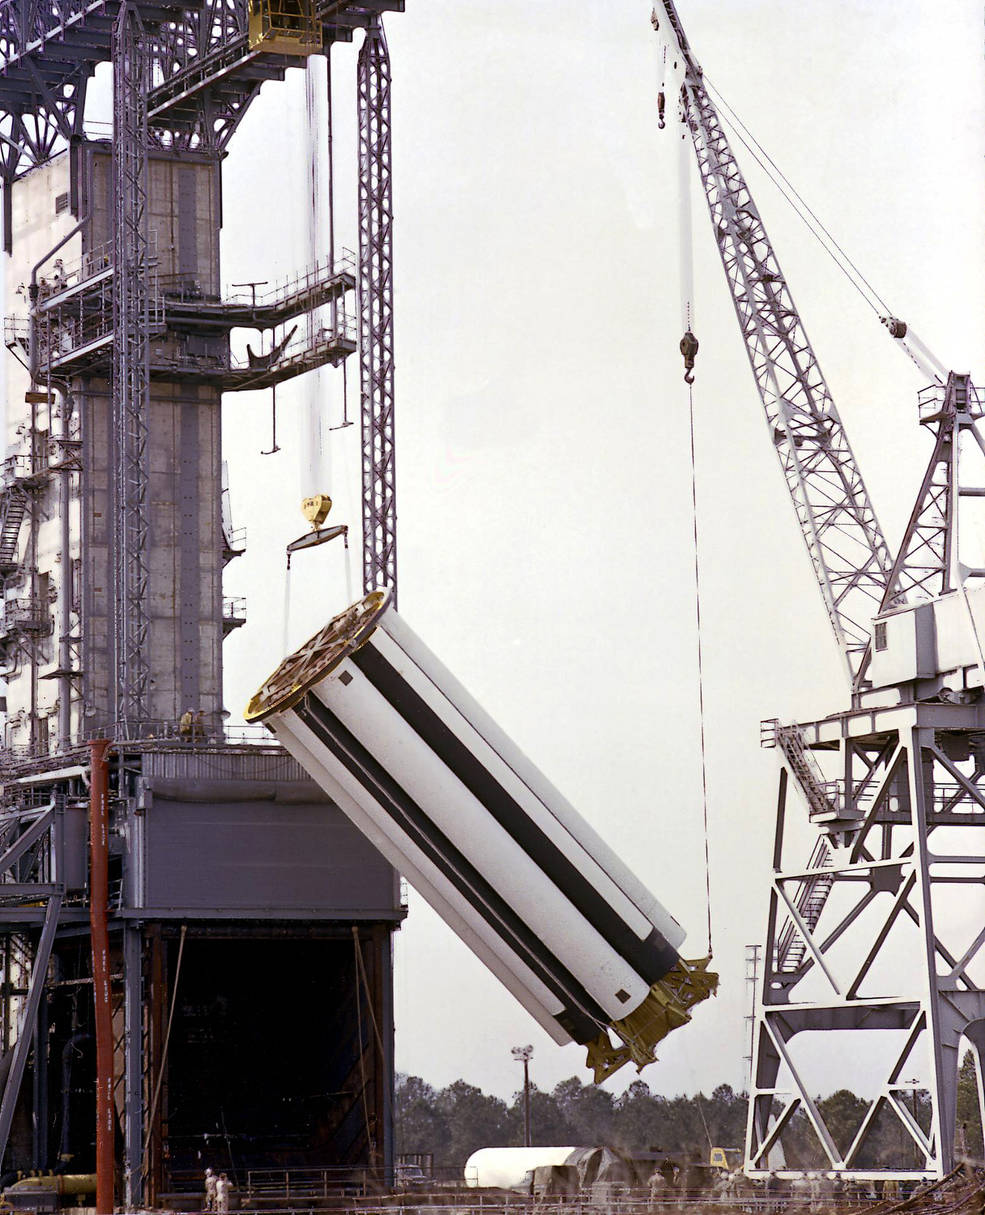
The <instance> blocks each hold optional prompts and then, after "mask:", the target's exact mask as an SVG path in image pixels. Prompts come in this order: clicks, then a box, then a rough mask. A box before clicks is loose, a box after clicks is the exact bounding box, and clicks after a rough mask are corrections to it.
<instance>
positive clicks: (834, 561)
mask: <svg viewBox="0 0 985 1215" xmlns="http://www.w3.org/2000/svg"><path fill="white" fill-rule="evenodd" d="M683 97H684V108H685V121H686V123H687V126H688V128H689V130H690V132H691V137H692V140H693V142H694V148H695V152H696V154H697V158H698V169H699V171H700V174H701V181H702V185H703V186H704V190H705V195H706V197H707V202H708V209H709V211H710V213H711V224H712V231H713V233H714V236H715V240H716V241H717V243H718V250H719V254H720V255H721V259H722V265H723V266H724V268H725V277H726V278H727V280H728V285H729V290H730V292H731V295H732V302H733V304H734V306H735V312H736V316H737V317H738V321H739V329H740V331H741V333H742V337H743V340H744V342H745V347H746V354H747V355H748V357H749V364H750V366H751V368H752V373H753V377H754V379H755V381H756V387H757V389H758V390H759V395H760V398H761V399H762V402H763V407H764V409H765V411H766V419H767V422H768V424H769V428H770V434H771V436H772V441H773V445H774V447H775V448H776V454H777V457H778V458H779V461H780V465H781V467H782V469H783V475H784V477H785V479H786V482H787V488H788V490H789V492H790V497H791V500H792V501H793V504H794V509H795V511H796V514H797V521H798V523H799V525H800V530H801V534H802V536H803V538H804V543H805V544H806V546H807V551H808V554H809V555H810V559H811V563H812V564H813V566H814V574H815V577H816V578H817V582H818V586H819V587H820V590H821V596H822V598H823V600H824V606H825V608H826V610H827V613H828V619H829V621H830V623H831V627H832V629H833V631H834V634H835V637H836V639H837V642H838V645H839V648H840V649H841V652H842V654H843V656H844V658H845V661H846V663H847V666H848V671H849V675H850V678H851V679H852V680H853V681H854V678H855V676H856V674H857V673H858V670H859V667H860V665H861V661H862V656H863V655H864V653H865V649H866V646H867V644H868V641H869V626H870V622H871V620H872V617H873V616H874V615H875V614H876V612H877V611H878V609H879V605H880V604H881V602H882V599H883V595H884V592H885V589H886V584H887V579H888V577H889V572H890V570H891V568H892V560H891V558H890V554H889V548H888V547H887V545H886V541H885V539H884V538H883V535H882V531H881V529H880V527H879V523H878V520H877V519H876V515H875V511H874V509H873V507H872V504H871V502H870V501H869V495H868V491H867V490H866V488H865V483H864V482H863V480H862V474H861V473H860V471H859V469H858V466H857V464H856V462H855V457H854V455H853V453H852V449H851V447H850V446H849V442H848V437H847V435H846V434H845V429H844V427H843V425H842V422H841V418H840V417H839V415H838V411H837V409H836V408H835V405H834V402H833V401H832V399H831V394H830V393H829V391H828V387H827V384H826V383H825V381H824V377H823V375H822V374H821V369H820V368H819V366H818V364H817V359H816V358H815V356H814V352H813V350H812V348H811V344H810V342H809V340H808V338H807V334H806V333H805V331H804V327H803V324H802V323H801V320H800V316H799V315H798V313H797V309H796V307H795V306H794V302H793V298H792V297H791V294H790V290H789V288H788V287H787V284H786V280H785V278H784V276H783V272H782V271H781V269H780V265H779V263H778V261H777V258H776V254H775V253H774V251H773V248H772V245H771V244H770V240H769V237H768V235H767V233H766V229H765V227H764V225H763V221H762V219H761V218H760V215H759V211H758V209H757V207H756V204H755V202H754V201H753V198H752V194H751V193H750V190H749V186H748V185H747V184H746V181H745V178H744V177H743V175H742V171H741V170H740V168H739V166H738V164H737V162H736V160H735V157H734V155H733V153H732V149H731V147H730V146H729V143H728V140H727V139H726V137H725V133H724V131H723V129H722V126H721V122H720V121H719V118H718V114H717V112H716V111H715V107H714V106H713V105H712V103H711V100H710V98H709V97H708V94H707V92H706V90H705V87H704V84H703V83H702V80H701V77H700V75H699V74H698V73H697V72H696V71H689V72H688V75H687V77H686V79H685V82H684V87H683Z"/></svg>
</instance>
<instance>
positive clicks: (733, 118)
mask: <svg viewBox="0 0 985 1215" xmlns="http://www.w3.org/2000/svg"><path fill="white" fill-rule="evenodd" d="M704 83H705V84H706V85H707V86H708V88H709V89H710V90H711V91H712V92H713V93H714V94H715V96H716V97H717V98H718V104H719V106H720V108H721V110H722V111H723V118H724V120H725V122H726V123H727V124H728V125H729V126H730V127H731V128H732V131H733V133H734V134H735V136H736V138H737V139H738V140H739V142H740V143H741V144H742V145H743V146H744V147H745V148H746V150H747V151H748V152H749V154H750V156H752V158H753V159H754V160H755V161H756V163H757V164H758V165H759V167H760V168H761V169H762V170H763V172H764V173H765V174H766V175H767V177H769V179H770V181H772V182H773V184H774V185H775V186H776V188H777V189H778V190H779V191H780V193H781V194H782V195H783V197H784V198H785V199H786V200H787V202H788V203H789V204H790V206H791V207H792V208H793V211H794V213H795V214H796V215H797V217H798V218H799V219H800V221H801V222H802V223H803V224H804V226H805V227H806V228H807V230H808V232H810V233H811V235H812V236H813V237H814V239H815V240H816V241H817V243H818V244H819V245H820V246H821V248H822V249H823V250H824V251H825V253H827V255H828V257H830V258H831V260H832V261H833V262H834V264H835V265H836V266H837V267H838V269H839V270H840V271H841V272H842V274H843V275H844V276H845V278H847V279H848V281H849V282H850V283H851V284H852V286H853V287H854V288H855V290H856V291H857V292H858V293H859V295H860V296H861V297H862V299H863V300H865V302H866V303H867V304H868V306H869V307H870V308H871V309H872V311H873V312H874V313H875V314H876V316H879V317H880V318H881V317H882V316H883V315H888V314H889V313H890V311H891V310H890V308H889V305H888V304H887V303H886V302H885V300H883V298H882V297H881V296H880V295H879V293H878V291H876V289H875V287H873V286H872V284H871V283H870V282H869V280H868V279H867V278H866V277H865V275H864V274H863V273H862V271H861V270H859V268H858V266H856V265H855V263H854V262H853V261H852V259H851V258H850V257H849V256H848V254H847V253H846V252H845V250H844V249H843V248H842V247H841V245H840V244H839V243H838V241H837V240H836V239H835V238H834V236H832V234H831V232H829V231H828V229H827V228H826V227H825V226H824V224H823V223H822V221H821V220H820V218H819V217H818V216H817V215H816V214H815V212H814V211H813V210H812V209H811V208H810V206H808V204H807V202H806V201H805V200H804V198H803V197H802V196H801V194H800V193H799V191H798V190H797V188H796V187H795V186H794V185H793V183H792V182H791V181H790V179H789V178H788V177H787V176H786V174H785V173H784V172H783V170H782V169H780V167H779V166H778V165H777V163H776V162H775V161H774V160H773V158H772V157H771V156H770V154H769V153H768V152H767V151H766V149H765V148H764V147H763V145H762V144H761V143H760V142H759V141H758V140H757V139H756V137H755V135H753V133H752V132H751V131H750V130H749V128H748V127H747V126H746V125H745V123H744V122H743V121H742V119H741V118H740V117H739V116H738V114H736V112H735V111H734V110H733V109H732V107H731V106H730V105H729V104H728V102H727V101H726V100H725V98H724V97H723V96H722V94H721V92H720V91H719V90H718V89H717V88H716V87H715V86H714V85H713V84H712V82H711V81H710V80H709V79H708V77H707V76H705V77H704ZM791 196H792V197H791ZM795 200H796V201H795ZM808 216H809V217H810V219H808ZM811 221H813V222H811ZM815 225H816V226H815ZM822 233H823V235H824V237H825V238H826V239H827V240H828V241H829V242H830V244H831V245H832V246H834V249H832V248H831V247H829V245H827V244H825V241H824V240H822V239H821V234H822ZM834 250H836V251H837V253H836V252H835V251H834ZM849 271H850V272H849ZM853 275H854V277H853Z"/></svg>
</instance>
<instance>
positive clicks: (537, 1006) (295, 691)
mask: <svg viewBox="0 0 985 1215" xmlns="http://www.w3.org/2000/svg"><path fill="white" fill-rule="evenodd" d="M246 717H247V720H248V721H263V722H264V723H265V724H266V725H267V727H268V729H270V731H271V732H272V733H273V734H274V735H275V737H277V738H278V739H279V740H280V741H281V742H282V743H283V744H284V746H285V747H286V748H287V749H288V750H289V751H290V752H291V753H292V754H293V755H294V756H295V758H296V759H297V760H298V761H299V763H301V765H302V766H303V767H304V768H305V769H306V770H307V771H308V772H309V774H310V775H311V776H312V777H313V778H314V779H315V780H316V781H317V782H318V783H319V784H320V785H321V786H322V788H323V789H324V790H325V791H326V792H327V793H328V794H329V796H330V797H332V798H333V800H334V801H336V802H337V804H338V805H339V806H340V808H341V809H342V810H343V811H344V812H345V813H346V814H347V815H348V816H349V818H351V819H352V821H353V822H354V823H355V824H356V826H357V827H359V828H360V830H362V831H363V833H364V834H365V835H366V836H367V837H368V838H369V839H370V841H371V842H372V843H373V844H374V845H375V846H376V847H377V848H378V849H379V851H380V852H382V853H383V855H384V856H385V857H386V858H387V860H388V861H390V863H391V864H392V865H393V866H394V867H395V868H396V869H398V870H399V871H400V872H401V873H402V874H403V875H404V876H405V877H406V878H407V880H408V881H409V882H410V883H411V885H412V886H414V887H415V889H416V890H418V892H419V893H420V894H421V895H422V896H423V897H424V898H425V899H427V901H428V902H429V903H430V904H431V905H432V907H434V909H435V910H436V911H437V912H438V914H439V915H441V916H442V918H443V919H444V920H445V921H446V922H447V923H448V924H449V926H450V927H451V928H452V929H453V930H454V931H455V932H456V933H457V934H458V935H459V936H460V937H461V938H462V940H464V941H465V943H466V944H467V945H468V946H469V947H470V948H471V949H472V950H473V951H474V952H475V953H476V954H477V956H478V957H479V958H480V959H481V960H482V961H483V962H484V963H485V964H486V965H487V966H488V967H489V969H490V970H492V972H493V973H494V974H495V975H497V976H498V978H499V979H500V980H501V981H502V982H503V983H504V985H505V986H506V987H507V988H508V989H509V990H510V991H511V992H512V993H513V994H514V995H515V996H516V998H517V999H518V1000H519V1001H520V1003H521V1004H523V1006H524V1007H525V1008H526V1009H527V1010H528V1011H529V1012H530V1013H531V1014H532V1015H533V1016H534V1017H535V1018H536V1019H537V1021H538V1022H539V1023H540V1024H541V1025H542V1026H543V1028H544V1029H545V1030H546V1031H547V1032H548V1033H549V1034H550V1035H551V1037H552V1038H553V1039H554V1040H555V1041H556V1042H558V1043H562V1044H563V1043H566V1042H570V1041H575V1042H579V1043H582V1044H583V1045H585V1046H587V1048H588V1060H587V1062H588V1065H589V1066H590V1067H592V1068H593V1070H594V1072H595V1079H596V1081H598V1080H601V1079H604V1078H605V1077H606V1076H608V1075H611V1073H612V1072H613V1071H615V1070H616V1068H618V1067H620V1066H622V1064H623V1063H626V1062H629V1061H630V1060H632V1061H633V1062H634V1063H636V1065H637V1066H638V1067H642V1066H643V1065H644V1064H646V1063H650V1062H652V1061H653V1059H654V1058H655V1055H654V1052H653V1048H654V1046H655V1044H656V1043H657V1042H658V1041H659V1040H660V1039H661V1038H663V1037H664V1036H665V1035H666V1034H667V1033H669V1032H670V1030H672V1029H674V1028H676V1026H678V1025H682V1024H683V1023H684V1022H686V1021H688V1020H690V1014H689V1011H688V1010H689V1009H690V1008H691V1007H692V1005H694V1004H696V1003H698V1001H700V1000H703V999H705V998H706V997H707V996H708V995H710V994H711V992H712V991H714V989H715V987H716V986H717V976H716V975H714V974H712V973H711V972H709V971H708V970H707V964H708V961H709V959H707V958H703V959H700V960H698V961H696V962H686V961H684V960H683V959H681V958H680V956H679V955H678V952H677V950H678V949H679V947H680V945H681V944H682V942H683V940H684V932H683V931H682V929H681V927H680V925H679V924H678V923H677V922H676V920H674V919H673V917H672V916H671V915H669V913H668V912H667V911H665V910H664V908H663V907H661V906H660V904H659V903H658V902H657V900H656V899H655V898H654V897H653V896H652V895H651V894H650V893H649V892H648V891H647V889H646V888H645V887H644V886H643V885H642V883H641V882H640V881H639V880H638V879H637V878H635V877H634V876H633V874H632V873H630V872H629V870H628V869H627V868H626V866H625V865H624V864H623V863H622V862H621V861H620V860H619V858H618V857H616V856H615V854H614V853H613V852H612V851H611V850H610V849H609V848H608V847H607V846H606V845H605V843H604V842H603V841H602V840H601V839H600V838H599V837H598V836H597V835H596V834H595V832H594V831H592V829H591V828H590V827H589V826H588V824H587V823H586V822H585V821H584V820H583V819H582V818H581V817H580V816H579V815H578V813H577V812H576V811H575V810H574V809H573V808H572V807H571V806H570V805H569V804H568V803H567V802H566V801H565V800H564V798H563V797H562V796H561V795H560V793H558V791H557V790H556V789H554V788H553V787H552V786H551V784H550V783H549V782H548V781H547V780H546V779H545V777H544V776H543V775H542V774H541V773H540V772H538V771H537V769H536V768H534V766H533V765H532V764H531V763H530V762H529V761H528V760H527V759H525V758H524V756H523V755H522V754H521V753H520V751H519V750H518V749H517V747H516V746H515V745H514V744H513V743H512V742H511V741H510V740H509V739H508V738H507V737H506V735H505V734H503V732H502V731H501V730H500V729H499V728H498V727H497V726H496V725H495V723H494V722H493V721H492V720H491V719H490V718H489V717H488V715H487V714H486V713H484V712H483V710H482V709H481V708H480V707H479V706H478V705H477V704H476V703H475V702H474V701H473V700H472V698H471V697H470V696H469V694H468V693H467V692H466V691H465V689H464V688H463V687H462V686H461V685H460V684H459V683H458V681H457V680H456V679H455V678H454V677H453V676H452V675H451V674H450V672H449V671H447V670H446V668H445V667H443V666H442V664H441V663H440V662H439V661H438V659H437V658H435V656H434V655H433V654H432V653H431V651H430V650H429V649H428V648H427V647H426V646H425V645H424V643H423V642H422V641H421V640H420V639H419V638H418V637H417V636H416V635H415V634H414V633H413V632H412V630H411V629H410V628H409V627H408V626H407V624H406V623H405V622H404V621H403V620H401V618H400V617H399V616H398V615H397V613H396V611H395V610H394V608H393V606H392V603H391V601H390V598H389V596H388V595H387V593H386V592H385V591H374V592H372V593H371V594H369V595H367V596H366V597H365V599H363V600H361V601H360V602H358V603H356V604H354V605H353V606H352V607H351V608H349V609H348V610H347V611H346V612H343V613H342V614H340V615H339V616H336V617H335V619H334V620H332V621H330V622H329V623H328V624H327V625H326V626H325V627H324V628H323V629H321V630H320V631H319V632H318V633H316V634H315V636H314V637H312V638H310V640H309V641H307V642H306V643H305V645H303V646H302V647H301V648H300V649H299V650H297V651H296V652H295V653H294V654H292V655H291V656H290V657H288V658H286V659H285V660H284V662H282V663H281V665H280V666H279V667H278V668H277V670H276V671H275V672H274V673H273V675H271V676H270V678H269V679H268V680H267V681H266V683H264V685H263V686H262V687H261V689H260V690H259V691H258V692H257V694H256V696H254V697H253V699H252V701H251V702H250V704H249V706H248V708H247V712H246ZM613 1034H614V1035H615V1037H616V1039H617V1040H618V1041H617V1043H616V1044H614V1043H613V1041H612V1035H613Z"/></svg>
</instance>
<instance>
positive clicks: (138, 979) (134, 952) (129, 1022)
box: [123, 925, 145, 1210]
mask: <svg viewBox="0 0 985 1215" xmlns="http://www.w3.org/2000/svg"><path fill="white" fill-rule="evenodd" d="M143 965H144V951H143V931H142V929H141V928H140V927H133V926H131V925H127V926H126V927H125V928H124V930H123V983H124V1011H123V1018H124V1024H123V1032H124V1054H125V1068H126V1070H125V1075H124V1099H123V1100H124V1109H123V1153H124V1159H123V1185H124V1203H125V1205H126V1208H127V1210H133V1209H134V1208H136V1207H140V1206H142V1205H143V1204H144V1188H145V1187H144V1142H143V1139H144V1068H143V1058H144V1052H143V1033H144V1008H143Z"/></svg>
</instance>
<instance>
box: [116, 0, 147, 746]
mask: <svg viewBox="0 0 985 1215" xmlns="http://www.w3.org/2000/svg"><path fill="white" fill-rule="evenodd" d="M149 70H150V53H149V42H148V37H147V34H146V31H145V29H144V24H143V21H142V20H141V17H140V13H139V11H138V9H137V6H136V5H135V4H134V3H132V2H131V0H125V3H124V4H123V6H122V7H121V9H120V13H119V16H118V17H117V20H116V24H115V26H114V28H113V184H114V188H115V199H114V202H115V217H114V218H115V223H114V252H115V258H114V260H115V266H116V270H115V273H114V275H113V333H114V342H113V436H114V442H115V444H116V451H115V453H114V455H115V459H114V468H113V472H114V476H113V489H114V525H115V526H114V552H113V563H114V624H115V637H116V647H115V680H114V682H115V695H116V711H115V714H114V716H115V719H116V721H117V722H118V723H122V724H124V725H125V726H126V728H127V733H126V735H125V737H136V736H137V735H135V734H134V733H133V730H134V729H138V730H139V728H140V724H141V723H145V722H147V720H148V719H149V717H150V713H149V711H148V702H147V697H148V681H149V678H150V658H149V654H148V632H149V620H148V605H147V595H148V579H149V570H148V564H147V553H148V531H149V525H148V514H147V512H148V500H147V481H148V468H147V461H148V413H149V407H150V342H149V327H150V319H149V310H148V309H149V292H148V282H147V279H148V212H147V104H146V95H147V81H148V79H149Z"/></svg>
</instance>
